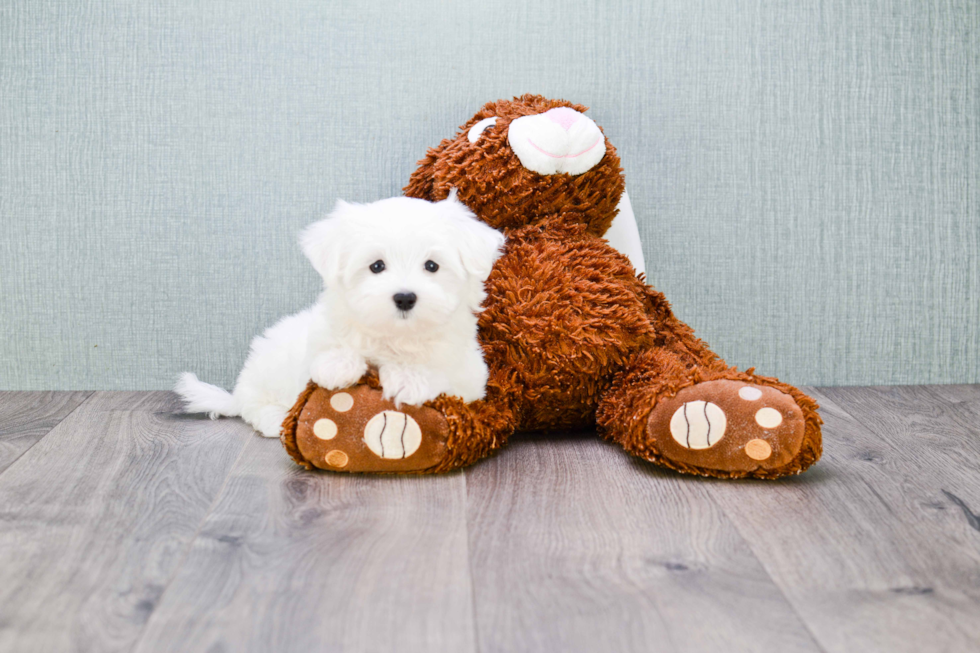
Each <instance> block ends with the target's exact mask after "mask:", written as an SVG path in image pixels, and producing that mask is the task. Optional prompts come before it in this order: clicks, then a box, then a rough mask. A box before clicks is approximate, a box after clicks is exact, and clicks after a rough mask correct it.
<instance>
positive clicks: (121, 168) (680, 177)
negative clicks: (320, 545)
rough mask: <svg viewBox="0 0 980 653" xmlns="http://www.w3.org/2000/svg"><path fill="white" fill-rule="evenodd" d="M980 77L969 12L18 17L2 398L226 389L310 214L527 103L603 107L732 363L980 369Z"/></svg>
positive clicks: (6, 56) (161, 10)
mask: <svg viewBox="0 0 980 653" xmlns="http://www.w3.org/2000/svg"><path fill="white" fill-rule="evenodd" d="M361 4H367V5H368V6H356V5H361ZM978 63H980V8H978V3H976V2H975V0H961V1H953V2H947V1H932V0H905V1H889V0H884V1H880V2H865V1H862V0H834V1H824V2H801V1H800V0H778V1H772V2H759V1H754V0H747V1H745V2H731V1H730V0H716V1H704V2H697V1H693V2H692V1H691V0H662V1H659V2H649V1H639V0H638V1H636V2H631V3H620V2H604V3H601V6H600V5H599V4H596V3H583V2H575V1H564V2H557V1H554V0H545V1H540V0H539V1H536V2H525V1H524V0H516V1H513V2H511V1H509V0H482V1H480V2H471V3H353V2H346V3H341V2H322V1H315V0H311V1H308V2H293V1H278V2H255V1H248V2H201V3H195V2H175V1H165V2H153V3H149V2H147V3H137V2H133V3H122V2H119V3H117V2H109V1H107V0H92V1H88V2H27V1H23V0H13V1H12V0H7V1H6V2H4V3H2V4H0V220H2V230H0V333H2V334H3V336H2V337H0V377H2V378H0V387H2V388H22V389H30V388H164V387H168V386H169V385H170V383H171V381H172V379H173V377H174V375H175V374H176V373H177V372H178V371H181V370H185V369H192V370H196V371H198V372H199V373H200V374H201V375H202V376H203V377H204V378H207V379H209V380H211V381H215V382H219V383H223V384H226V385H229V384H231V382H232V381H233V379H234V375H235V373H236V371H237V368H238V366H239V365H240V364H241V362H242V361H243V359H244V356H245V352H246V347H247V344H248V341H249V339H250V337H251V336H252V335H253V334H255V333H256V332H257V331H259V330H260V329H262V328H263V327H264V326H266V325H268V324H270V323H271V322H272V321H274V320H275V319H276V318H277V317H278V316H280V315H282V314H284V313H286V312H288V311H292V310H295V309H298V308H300V307H302V306H304V305H306V304H308V303H309V302H311V301H312V299H313V298H314V296H315V293H316V290H317V288H318V281H317V278H316V277H315V275H314V273H313V271H312V270H311V269H310V267H309V266H308V265H307V264H306V262H305V261H304V260H303V259H302V257H301V255H300V252H299V250H298V248H297V247H296V245H295V240H296V233H297V231H298V230H299V229H300V228H301V227H302V226H303V225H305V224H307V223H309V222H311V221H313V220H314V219H316V218H318V217H319V216H321V215H322V214H323V213H324V212H325V211H326V210H328V209H329V208H330V207H331V206H332V204H333V202H334V200H335V198H337V197H338V196H339V197H343V198H346V199H349V200H358V201H368V200H373V199H377V198H380V197H384V196H389V195H392V194H395V193H397V192H398V191H399V189H400V188H401V186H402V185H403V184H404V183H405V182H406V180H407V179H408V175H409V173H410V172H411V170H412V168H413V166H414V162H415V161H416V160H417V159H418V158H419V157H421V156H422V154H423V153H424V152H425V148H426V147H427V146H429V145H433V144H435V143H437V142H438V141H439V139H440V138H442V137H444V136H447V135H449V134H450V133H452V132H453V131H454V129H455V127H456V126H457V125H459V124H460V123H461V122H463V121H464V120H465V119H466V118H468V117H469V116H470V115H471V114H472V113H473V112H474V111H475V110H476V108H478V107H479V106H480V105H481V104H482V103H483V102H484V101H487V100H491V99H495V98H499V97H509V96H512V95H515V94H519V93H524V92H538V93H543V94H546V95H550V96H559V97H564V98H567V99H570V100H574V101H577V102H581V103H583V104H587V105H589V106H591V107H592V110H591V115H592V116H593V117H594V118H595V119H596V120H597V122H599V124H601V125H603V126H604V127H605V129H606V133H607V134H608V135H609V137H610V138H611V140H612V141H613V143H614V144H615V145H616V146H617V147H618V148H619V151H620V154H621V156H622V159H623V163H624V167H625V168H626V172H627V178H628V187H629V189H630V195H631V197H632V200H633V204H634V207H635V210H636V213H637V218H638V220H639V222H640V228H641V231H642V234H643V239H644V245H645V253H646V257H647V265H648V271H649V276H650V278H651V280H652V281H653V282H654V284H655V285H657V286H658V287H660V288H661V289H662V290H664V291H665V292H666V293H667V296H668V297H669V298H670V299H671V300H672V301H673V303H674V306H675V308H676V310H677V313H678V314H679V315H680V317H681V318H682V319H684V320H686V321H687V322H689V323H690V324H691V325H692V326H694V327H695V329H697V331H698V333H699V334H700V335H701V336H702V337H704V338H706V339H707V340H708V341H709V342H710V343H711V344H712V345H713V346H714V347H715V349H716V350H717V351H718V352H719V353H721V354H722V355H723V356H725V357H726V358H727V359H728V360H729V361H730V362H732V363H735V364H738V365H741V366H751V365H754V366H756V367H757V368H758V369H759V370H760V371H762V372H765V373H770V374H777V375H780V376H782V377H784V378H785V379H786V380H789V381H792V382H797V383H808V384H856V383H919V382H977V381H980V364H978V358H980V327H978V325H980V299H978V291H980V254H978V252H980V190H978V187H980V158H978V157H980V153H978V148H980V128H978V123H980V65H978Z"/></svg>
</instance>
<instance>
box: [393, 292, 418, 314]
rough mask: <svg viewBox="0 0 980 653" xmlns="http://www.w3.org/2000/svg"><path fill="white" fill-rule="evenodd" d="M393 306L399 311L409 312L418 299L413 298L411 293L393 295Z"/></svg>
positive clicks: (413, 295)
mask: <svg viewBox="0 0 980 653" xmlns="http://www.w3.org/2000/svg"><path fill="white" fill-rule="evenodd" d="M394 299H395V306H397V307H398V310H399V311H410V310H412V307H413V306H415V300H416V299H418V297H416V296H415V293H413V292H400V293H398V294H397V295H395V298H394Z"/></svg>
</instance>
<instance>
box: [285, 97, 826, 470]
mask: <svg viewBox="0 0 980 653" xmlns="http://www.w3.org/2000/svg"><path fill="white" fill-rule="evenodd" d="M561 106H566V107H571V108H573V109H575V110H577V111H585V107H582V106H580V105H575V104H571V103H569V102H565V101H562V100H549V99H546V98H543V97H540V96H531V95H525V96H522V97H519V98H514V100H512V101H498V102H491V103H489V104H487V105H485V106H484V107H483V108H482V109H481V110H480V111H479V112H477V114H476V115H474V116H473V117H472V118H471V119H470V120H469V121H467V122H466V123H464V124H463V125H462V126H461V127H460V131H459V133H458V134H457V135H456V136H455V137H454V138H452V139H447V140H444V141H442V143H440V144H439V145H438V146H437V147H435V148H432V149H430V150H429V152H428V153H427V155H426V157H425V158H424V159H423V160H422V161H420V162H419V166H418V168H417V169H416V171H415V172H414V173H413V174H412V177H411V180H410V182H409V185H408V186H407V187H406V188H405V192H406V194H407V195H410V196H413V197H420V198H424V199H430V200H436V199H442V198H444V197H446V196H447V195H448V193H449V191H450V189H452V188H456V189H458V191H459V197H460V199H462V200H463V202H464V203H466V204H467V206H469V207H470V208H471V209H472V210H473V211H474V212H475V213H476V214H477V216H478V217H480V219H482V220H484V221H485V222H487V223H488V224H490V225H492V226H494V227H498V228H502V229H504V230H505V232H506V234H507V237H508V242H507V246H506V249H505V252H504V254H503V256H501V258H500V259H499V260H498V261H497V264H496V265H495V267H494V269H493V272H492V273H491V275H490V277H489V279H488V280H487V284H486V290H487V300H486V302H485V303H484V311H483V312H482V314H481V315H480V319H479V337H480V342H481V345H482V347H483V350H484V354H485V358H486V360H487V363H488V365H489V367H490V381H489V384H488V388H487V396H486V398H485V399H484V400H482V401H477V402H474V403H472V404H469V405H467V404H464V403H462V402H461V401H460V400H459V399H456V398H453V397H439V398H437V399H436V400H435V401H433V402H430V403H428V404H427V405H428V406H430V407H432V408H434V409H436V410H438V411H439V412H440V413H442V415H444V416H445V418H446V421H447V423H448V424H449V439H448V442H447V454H446V456H445V458H444V459H443V460H442V461H440V463H439V464H437V465H435V466H433V467H431V468H430V469H427V470H421V471H428V472H440V471H446V470H449V469H455V468H458V467H461V466H464V465H468V464H471V463H473V462H475V461H476V460H479V459H480V458H483V457H485V456H487V455H489V454H490V453H492V452H493V451H495V450H496V449H498V448H500V447H502V446H503V445H504V444H506V442H507V439H508V437H509V436H510V435H511V434H512V433H513V432H514V431H515V430H549V429H559V428H569V427H581V426H589V425H593V424H597V425H598V427H599V430H600V432H601V434H602V435H603V437H605V438H607V439H610V440H613V441H616V442H618V443H619V444H620V445H622V446H623V448H624V449H626V450H627V451H629V452H630V453H632V454H635V455H637V456H640V457H642V458H644V459H646V460H649V461H651V462H654V463H658V464H661V465H664V466H666V467H670V468H672V469H676V470H677V471H680V472H684V473H690V474H700V475H704V476H716V477H726V478H734V477H741V476H753V477H757V478H777V477H780V476H785V475H787V474H793V473H798V472H800V471H802V470H803V469H806V468H807V467H809V466H810V465H811V464H813V463H814V462H815V461H816V460H817V459H818V458H819V457H820V454H821V435H820V424H821V420H820V417H819V415H818V414H817V412H816V411H817V404H816V403H815V402H814V401H813V400H812V399H811V398H809V397H807V396H806V395H804V394H803V393H802V392H800V391H799V390H798V389H796V388H794V387H792V386H789V385H787V384H784V383H781V382H779V381H778V380H776V379H773V378H769V377H764V376H757V375H755V374H754V371H753V370H752V369H750V370H748V371H745V372H740V371H738V370H736V369H734V368H730V367H729V366H728V365H727V364H726V363H725V362H724V361H723V360H722V359H721V358H720V357H718V356H717V355H716V354H715V353H714V352H712V351H711V350H710V349H709V348H708V347H707V345H706V344H705V343H704V342H702V341H701V340H700V339H698V338H697V337H696V336H695V335H694V331H693V330H692V329H691V328H690V327H689V326H688V325H686V324H684V323H683V322H681V321H680V320H678V319H677V318H676V317H675V315H674V313H673V311H672V310H671V307H670V304H669V302H668V301H667V299H666V298H665V297H664V296H663V294H662V293H660V292H658V291H657V290H655V289H654V288H652V287H650V286H649V285H647V284H646V283H645V280H644V278H643V277H642V275H641V276H636V274H635V271H634V269H633V267H632V265H631V264H630V262H629V261H628V259H626V257H624V256H623V255H621V254H620V253H618V252H616V251H615V250H614V249H613V248H612V247H610V246H609V244H608V243H606V242H605V241H604V240H602V238H601V235H602V234H603V233H605V231H606V229H607V228H608V226H609V224H610V223H611V221H612V219H613V217H615V211H616V205H617V203H618V201H619V199H620V195H621V194H622V192H623V187H624V182H623V175H622V170H621V169H620V164H619V158H618V157H617V156H616V151H615V149H614V148H613V147H612V145H611V144H609V143H608V141H607V143H606V155H605V157H604V158H603V159H602V160H601V161H600V162H599V164H598V165H596V166H595V167H594V168H593V169H590V170H589V171H588V172H586V173H584V174H581V175H578V176H570V175H567V174H557V175H549V176H545V175H539V174H537V173H534V172H531V171H529V170H527V169H525V168H524V167H523V166H521V164H520V162H519V160H518V159H517V157H516V156H515V155H514V153H513V152H512V151H511V149H510V147H509V146H508V145H507V126H508V125H509V124H510V122H511V121H512V120H514V119H516V118H518V117H520V116H525V115H531V114H536V113H541V112H543V111H546V110H548V109H551V108H554V107H561ZM490 116H496V117H497V123H496V125H495V126H494V127H493V128H491V129H488V130H487V131H486V132H485V133H484V135H483V136H482V137H481V138H480V139H479V140H478V141H477V143H469V141H468V139H467V138H466V132H467V131H468V129H469V127H471V126H472V125H474V124H475V123H477V122H478V121H480V120H483V119H484V118H487V117H490ZM718 379H729V380H733V381H744V382H747V383H752V384H756V385H759V386H769V387H772V388H775V389H776V390H779V391H780V392H782V393H784V394H786V395H789V396H790V397H792V399H793V400H795V402H796V405H797V406H798V407H799V409H800V410H801V411H802V414H803V420H804V427H803V431H804V432H803V436H802V443H803V444H802V447H801V449H800V451H799V452H798V453H797V454H796V455H795V456H794V457H793V459H792V460H790V461H789V462H788V463H786V464H784V465H782V466H780V467H778V468H775V469H768V470H766V469H757V470H755V471H747V472H745V471H742V472H725V471H719V470H717V469H712V468H705V467H699V466H696V465H689V464H681V463H678V462H676V461H674V460H671V459H669V458H668V457H665V456H664V455H663V453H662V452H661V451H660V450H658V448H657V446H656V444H655V442H654V441H653V440H652V439H651V437H650V434H649V432H648V430H647V429H648V426H647V418H648V417H649V416H650V415H651V412H652V411H653V410H654V408H655V407H656V406H657V404H658V402H659V401H662V400H664V399H666V398H671V397H674V396H675V395H676V394H677V393H678V392H679V391H681V390H683V389H684V388H688V387H690V386H694V385H695V384H698V383H702V382H706V381H714V380H718ZM367 382H369V383H377V381H376V379H375V380H373V381H372V380H370V379H368V380H367ZM302 403H303V400H302V398H301V400H300V402H299V403H298V404H297V407H298V409H301V404H302ZM298 409H297V408H294V410H293V412H291V413H290V417H289V418H287V422H286V424H285V425H284V432H285V434H284V436H283V443H284V444H285V445H286V448H287V450H289V451H290V454H291V455H293V457H294V458H296V453H294V451H295V446H294V447H293V448H292V449H291V448H290V445H289V441H288V431H289V428H290V425H292V426H293V428H295V420H296V416H297V415H298V412H297V410H298ZM290 420H292V421H290ZM297 460H298V462H301V464H303V463H302V461H300V460H299V459H297Z"/></svg>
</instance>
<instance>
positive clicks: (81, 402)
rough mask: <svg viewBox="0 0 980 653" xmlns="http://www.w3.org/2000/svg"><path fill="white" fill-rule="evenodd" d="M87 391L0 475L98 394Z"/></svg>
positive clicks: (1, 474) (0, 473)
mask: <svg viewBox="0 0 980 653" xmlns="http://www.w3.org/2000/svg"><path fill="white" fill-rule="evenodd" d="M85 392H88V394H87V395H85V398H84V399H82V400H81V401H80V402H78V405H77V406H75V407H74V408H72V409H71V410H70V411H69V412H68V414H67V415H65V416H64V417H62V418H61V419H60V420H58V422H57V423H56V424H52V425H51V428H49V429H48V430H47V431H46V432H45V433H44V435H42V436H41V437H39V438H38V439H37V440H36V441H35V442H34V443H32V444H31V446H29V447H27V448H26V449H24V450H23V451H22V452H21V453H20V455H19V456H17V457H16V458H14V459H13V460H11V461H10V464H9V465H7V466H6V467H4V468H3V469H0V476H3V475H4V474H5V473H6V471H7V470H8V469H10V468H11V467H13V466H14V465H16V464H17V462H18V461H19V460H20V459H21V458H23V457H24V456H25V455H27V452H28V451H30V450H31V449H33V448H34V447H36V446H37V445H38V443H39V442H41V440H43V439H44V438H46V437H48V435H49V434H50V433H51V431H53V430H55V429H56V428H58V427H59V426H61V424H62V423H64V421H65V420H66V419H68V418H69V417H71V416H72V415H74V414H75V411H77V410H78V409H79V408H81V407H82V406H84V405H85V404H87V403H88V402H89V400H90V399H91V398H92V397H94V396H95V395H96V391H95V390H88V391H85Z"/></svg>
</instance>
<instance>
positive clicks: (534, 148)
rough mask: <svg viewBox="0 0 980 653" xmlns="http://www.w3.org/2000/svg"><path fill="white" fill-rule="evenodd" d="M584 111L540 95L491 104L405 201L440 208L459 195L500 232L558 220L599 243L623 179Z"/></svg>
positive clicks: (429, 159) (438, 150)
mask: <svg viewBox="0 0 980 653" xmlns="http://www.w3.org/2000/svg"><path fill="white" fill-rule="evenodd" d="M586 110H587V108H586V107H584V106H582V105H579V104H572V103H571V102H566V101H564V100H549V99H547V98H544V97H542V96H540V95H523V96H521V97H516V98H514V99H513V100H499V101H497V102H489V103H488V104H486V105H485V106H484V107H483V108H482V109H480V111H478V112H477V113H476V115H474V116H473V117H472V118H470V119H469V120H468V121H467V122H466V123H465V124H463V125H462V126H461V127H460V131H459V133H457V134H456V136H455V137H454V138H449V139H446V140H443V141H442V142H441V143H440V144H439V145H438V146H437V147H434V148H430V149H429V151H428V153H427V154H426V157H425V158H424V159H422V160H421V161H419V164H418V168H417V169H416V170H415V172H414V173H412V176H411V179H410V180H409V183H408V186H406V187H405V194H406V195H408V196H409V197H417V198H421V199H427V200H432V201H435V200H442V199H445V198H446V197H447V196H448V195H449V193H450V191H451V190H452V189H453V188H455V189H456V190H457V191H458V193H459V199H460V200H461V201H462V202H463V203H464V204H466V206H467V207H469V208H470V210H472V211H473V212H474V213H475V214H476V215H477V216H478V217H479V218H480V219H481V220H483V221H484V222H486V223H487V224H489V225H490V226H492V227H495V228H498V229H505V230H509V229H516V228H519V227H523V226H527V225H533V224H535V223H538V222H544V221H549V222H551V221H554V220H558V221H559V222H560V223H561V224H584V225H585V226H586V229H587V230H588V231H589V232H591V233H594V234H596V235H598V236H601V235H602V234H604V233H605V232H606V230H607V229H608V228H609V225H610V223H611V222H612V220H613V218H614V217H615V215H616V206H617V204H618V203H619V199H620V196H621V195H622V193H623V188H624V181H623V171H622V169H621V167H620V164H619V157H618V156H617V155H616V150H615V148H613V146H612V145H611V144H610V143H609V141H608V140H607V139H606V137H605V134H603V132H602V128H601V127H599V126H598V125H597V124H596V123H595V122H593V121H592V119H591V118H589V117H588V116H586V115H585V112H586Z"/></svg>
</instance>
